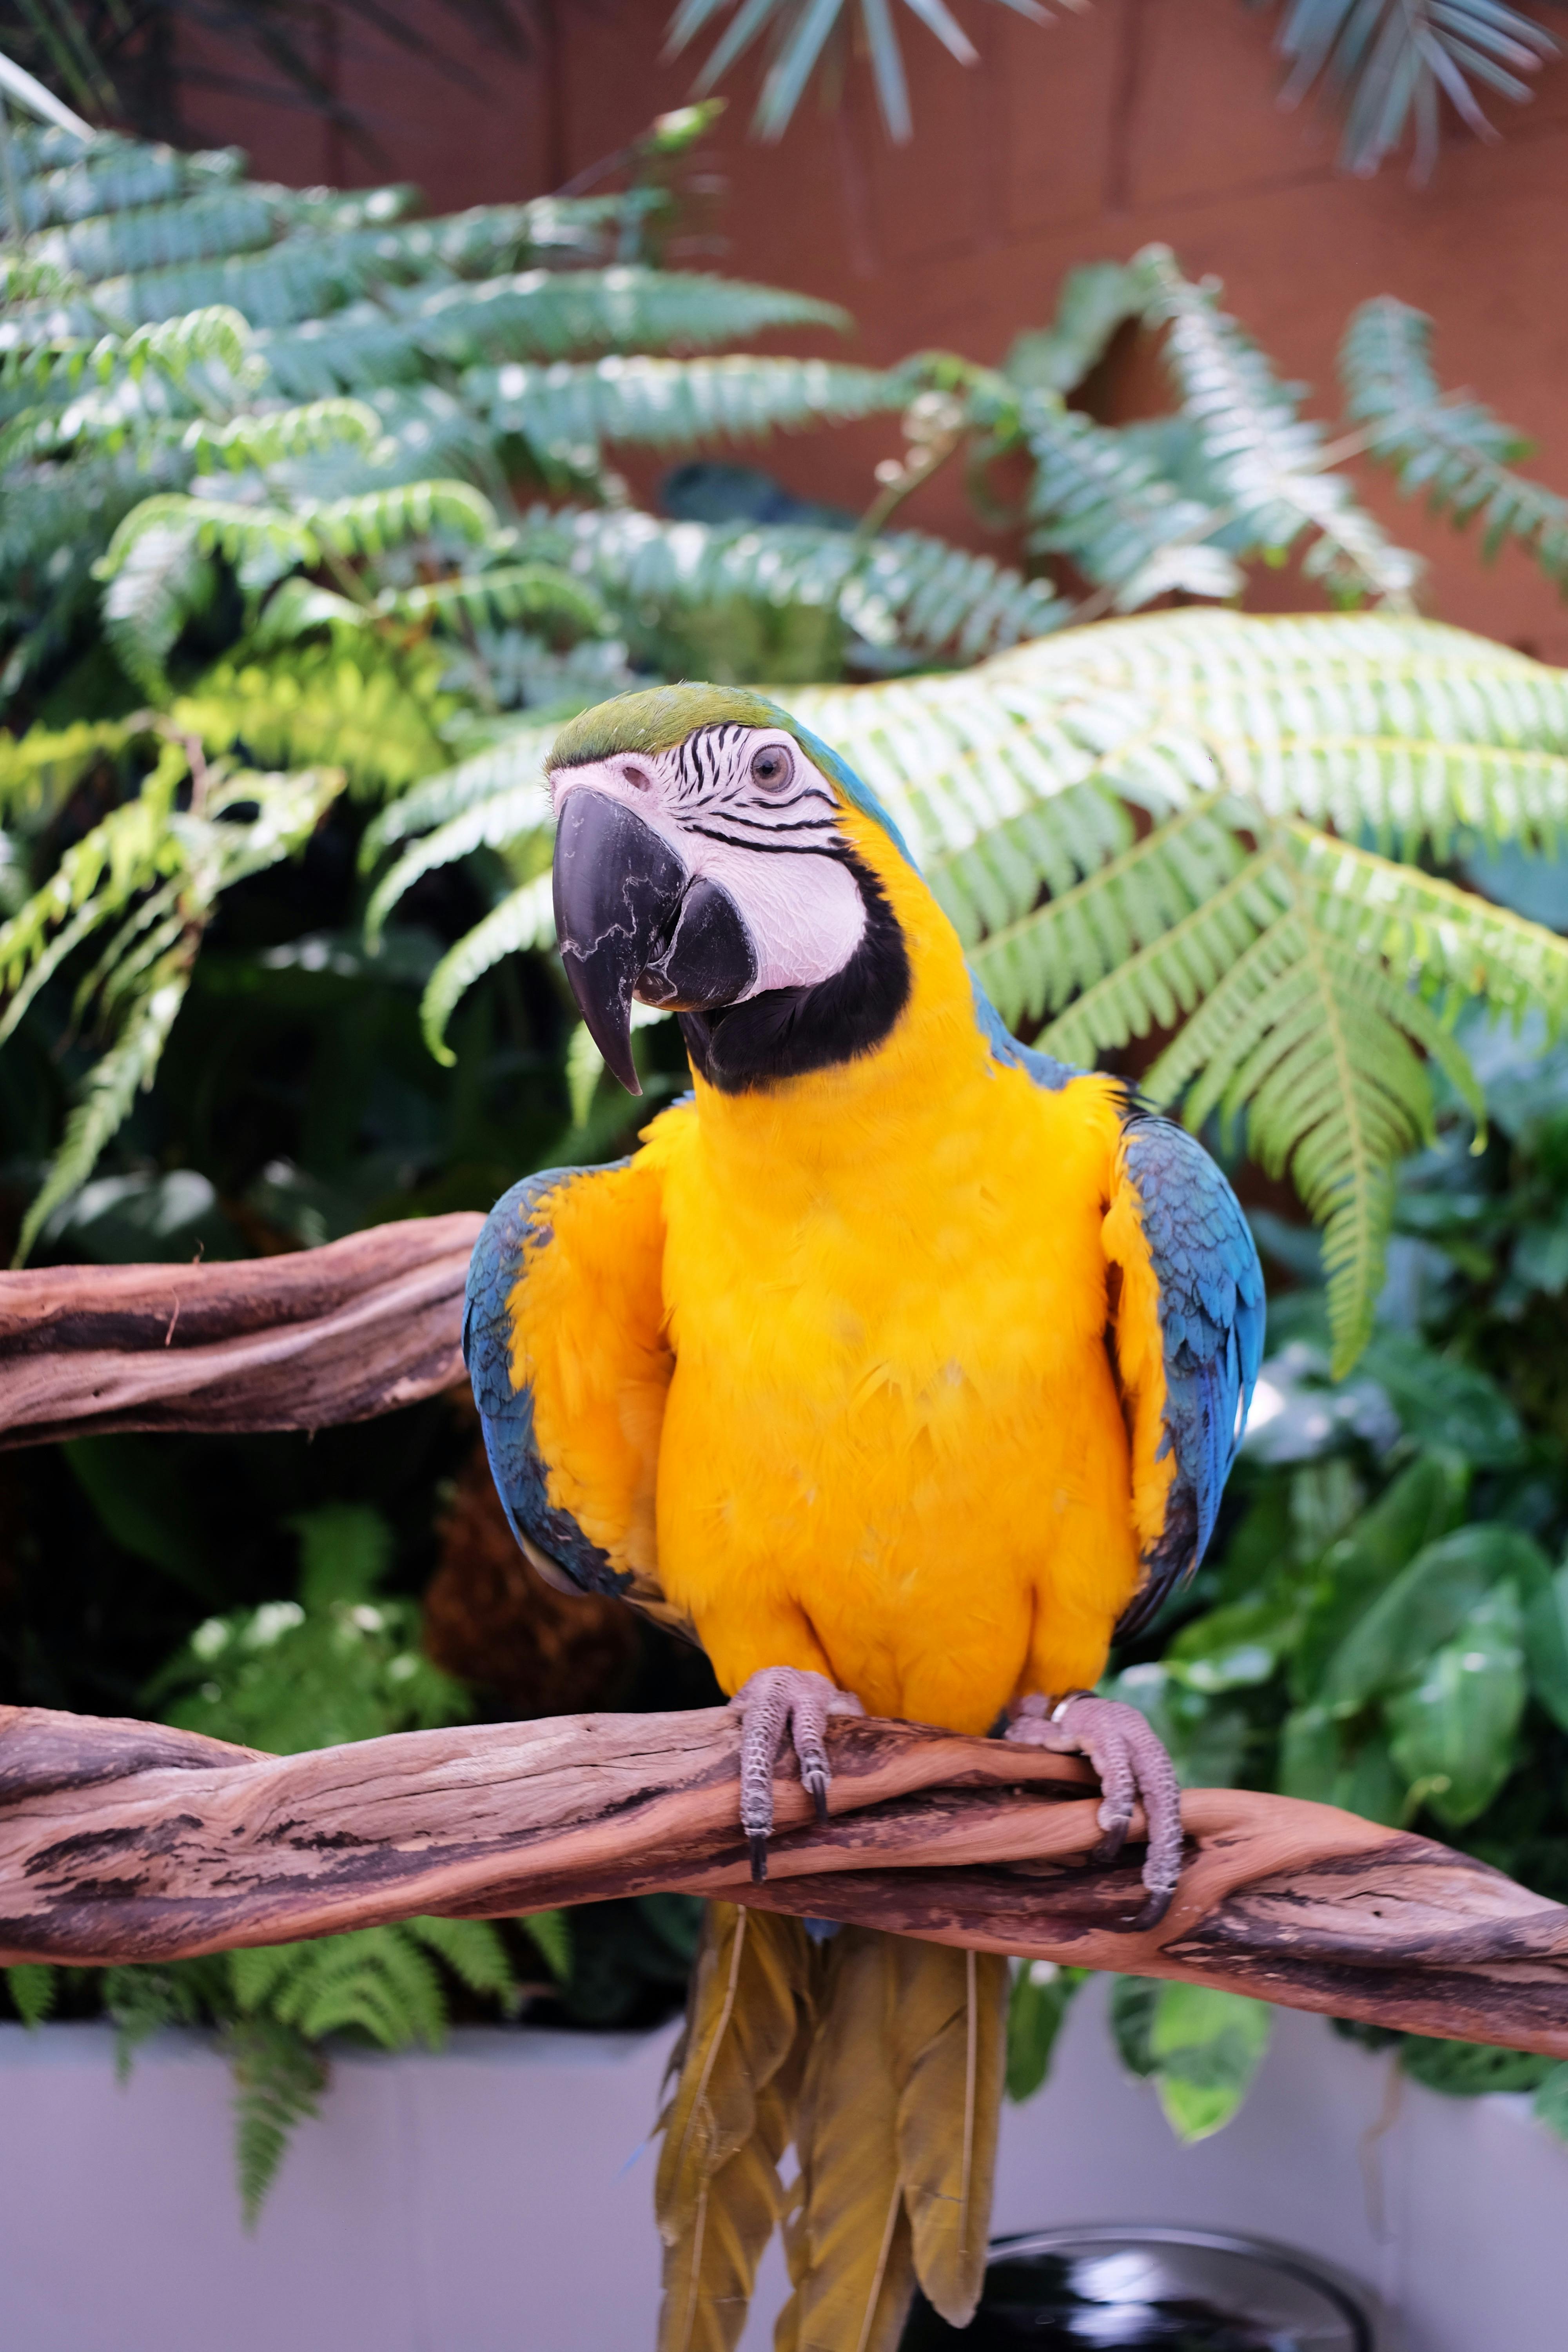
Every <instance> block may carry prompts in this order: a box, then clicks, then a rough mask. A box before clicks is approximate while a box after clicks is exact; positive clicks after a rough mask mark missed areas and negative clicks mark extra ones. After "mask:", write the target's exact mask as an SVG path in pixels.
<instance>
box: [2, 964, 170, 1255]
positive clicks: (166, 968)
mask: <svg viewBox="0 0 1568 2352" xmlns="http://www.w3.org/2000/svg"><path fill="white" fill-rule="evenodd" d="M190 979H191V972H190V958H189V955H188V953H187V952H186V951H185V950H184V949H182V948H176V949H174V950H171V951H170V952H169V953H168V954H167V955H165V956H164V957H163V959H162V961H160V962H159V963H158V964H157V965H155V966H154V967H153V971H152V973H151V974H150V975H149V980H148V985H147V988H146V991H145V993H144V994H143V995H142V996H141V997H139V998H138V999H137V1000H136V1002H135V1003H134V1004H133V1005H132V1009H131V1011H130V1013H128V1014H127V1016H126V1019H125V1021H124V1023H123V1024H122V1025H121V1030H120V1034H119V1035H118V1036H117V1037H116V1038H115V1040H114V1042H113V1044H112V1045H110V1047H109V1049H108V1051H107V1052H106V1053H103V1054H100V1056H99V1058H98V1060H97V1061H96V1062H95V1063H94V1064H93V1066H92V1067H91V1069H90V1070H89V1072H88V1075H87V1077H86V1079H85V1080H84V1082H83V1085H82V1090H81V1095H80V1097H79V1100H78V1102H77V1103H76V1105H75V1106H74V1108H72V1110H71V1112H70V1114H69V1116H68V1118H67V1120H66V1124H65V1132H64V1134H63V1135H62V1136H61V1138H60V1143H59V1149H58V1150H57V1151H56V1153H55V1156H54V1158H53V1160H51V1161H50V1162H49V1167H48V1172H47V1175H46V1176H45V1178H44V1181H43V1183H42V1185H41V1186H40V1187H39V1189H38V1191H37V1192H36V1193H35V1195H34V1196H33V1199H32V1201H31V1202H29V1203H28V1207H27V1213H26V1216H25V1217H24V1218H23V1220H22V1230H21V1233H20V1235H19V1236H18V1239H17V1242H16V1256H15V1257H14V1258H13V1260H12V1264H13V1265H26V1261H27V1256H28V1254H29V1252H30V1251H31V1249H32V1246H33V1244H34V1243H35V1242H36V1241H37V1237H38V1235H39V1234H40V1233H41V1232H42V1230H43V1228H44V1226H45V1224H46V1223H47V1222H48V1220H49V1218H50V1217H51V1216H53V1214H54V1213H55V1211H56V1210H57V1209H58V1208H60V1207H61V1206H62V1205H63V1204H64V1203H65V1202H67V1201H68V1200H69V1199H70V1198H71V1196H72V1194H73V1193H75V1192H79V1191H80V1190H81V1188H82V1186H83V1185H84V1184H85V1183H86V1181H87V1180H88V1178H89V1176H90V1175H91V1173H92V1171H93V1169H94V1168H95V1167H96V1166H97V1164H98V1159H99V1154H100V1152H101V1151H102V1150H103V1147H104V1145H105V1144H106V1143H107V1142H108V1141H109V1140H110V1137H111V1136H112V1135H114V1134H115V1133H116V1131H117V1130H118V1129H120V1128H121V1127H122V1126H123V1124H124V1122H125V1120H126V1118H128V1116H129V1115H130V1111H131V1106H132V1103H133V1102H134V1101H135V1099H136V1097H137V1094H138V1093H139V1092H144V1091H145V1089H146V1088H147V1087H150V1086H151V1085H152V1083H153V1078H154V1076H156V1075H157V1069H158V1064H159V1062H160V1060H161V1059H162V1058H163V1047H164V1046H165V1045H166V1044H167V1043H168V1038H169V1032H170V1030H171V1029H172V1028H173V1027H174V1019H175V1015H176V1014H177V1013H178V1012H179V1010H180V1007H181V1005H182V1004H183V1003H184V999H185V991H186V989H187V988H188V987H189V986H190Z"/></svg>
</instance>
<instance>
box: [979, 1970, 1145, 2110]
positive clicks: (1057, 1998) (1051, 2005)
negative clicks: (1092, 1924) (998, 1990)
mask: <svg viewBox="0 0 1568 2352" xmlns="http://www.w3.org/2000/svg"><path fill="white" fill-rule="evenodd" d="M1087 1974H1088V1971H1087V1970H1086V1969H1059V1968H1057V1967H1056V1966H1055V1965H1054V1964H1053V1963H1052V1962H1051V1961H1049V1960H1022V1961H1019V1962H1018V1963H1016V1974H1015V1976H1014V1979H1013V1992H1012V1998H1011V2000H1010V2001H1009V2003H1008V2008H1007V2096H1008V2097H1009V2098H1010V2099H1029V2098H1033V2096H1034V2095H1035V2093H1036V2092H1037V2090H1038V2089H1039V2087H1040V2085H1041V2084H1042V2083H1043V2082H1044V2081H1045V2079H1046V2077H1047V2074H1049V2073H1050V2070H1051V2059H1052V2056H1053V2054H1054V2053H1055V2050H1056V2044H1057V2036H1058V2033H1060V2032H1061V2030H1062V2027H1063V2026H1064V2025H1065V2024H1066V2022H1067V2013H1068V2006H1069V2004H1070V2003H1071V2000H1072V1997H1073V1995H1074V1993H1075V1992H1077V1990H1078V1989H1079V1985H1080V1984H1082V1982H1083V1981H1084V1978H1085V1976H1086V1975H1087ZM1127 1981H1128V1982H1131V1979H1127Z"/></svg>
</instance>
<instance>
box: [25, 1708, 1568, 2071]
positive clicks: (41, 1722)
mask: <svg viewBox="0 0 1568 2352" xmlns="http://www.w3.org/2000/svg"><path fill="white" fill-rule="evenodd" d="M830 1739H831V1742H832V1756H833V1767H834V1776H835V1777H834V1782H833V1790H832V1795H831V1800H830V1802H831V1807H832V1818H831V1819H830V1820H829V1821H828V1822H826V1824H825V1825H822V1826H818V1825H817V1824H816V1822H815V1821H814V1820H812V1819H811V1818H810V1814H811V1808H810V1805H809V1802H808V1801H807V1799H806V1796H805V1791H804V1790H803V1789H802V1788H801V1786H800V1783H799V1780H797V1779H795V1778H794V1777H791V1778H790V1779H788V1780H784V1779H781V1780H779V1782H778V1784H777V1787H776V1790H775V1796H776V1801H777V1809H778V1820H779V1825H780V1834H779V1835H778V1836H777V1837H776V1839H775V1843H774V1847H773V1855H772V1859H771V1862H770V1865H769V1876H768V1880H767V1884H766V1885H765V1886H763V1887H760V1888H752V1886H751V1885H750V1884H749V1879H748V1864H747V1854H746V1849H745V1845H744V1842H743V1841H742V1837H741V1834H740V1828H739V1822H738V1814H737V1775H736V1762H737V1749H738V1743H739V1729H738V1726H737V1723H736V1719H735V1717H733V1716H732V1715H731V1713H730V1712H729V1711H728V1709H725V1708H721V1707H720V1708H710V1709H706V1710H704V1711H703V1712H701V1713H700V1714H688V1715H654V1716H616V1715H609V1716H591V1715H589V1716H570V1717H557V1718H555V1719H554V1720H552V1721H548V1722H544V1723H523V1724H504V1725H499V1726H494V1727H481V1728H469V1729H463V1730H455V1731H419V1732H405V1733H402V1734H400V1735H398V1736H396V1737H394V1738H385V1739H367V1740H363V1741H361V1742H359V1743H358V1744H357V1745H355V1746H353V1747H347V1748H322V1749H321V1750H319V1751H317V1752H315V1753H312V1754H310V1755H304V1756H287V1757H273V1756H258V1755H256V1754H255V1753H253V1752H252V1751H251V1750H249V1749H247V1748H228V1747H225V1746H223V1745H221V1744H220V1743H219V1742H217V1741H216V1740H208V1739H202V1738H196V1737H195V1736H194V1735H192V1734H190V1733H185V1732H178V1731H171V1730H167V1729H164V1728H163V1727H160V1726H158V1725H151V1724H141V1723H125V1722H111V1721H103V1720H100V1719H97V1718H94V1717H80V1716H68V1715H54V1714H49V1713H47V1712H45V1711H43V1710H41V1709H33V1708H12V1709H8V1710H5V1713H4V1714H3V1715H0V1959H3V1960H5V1961H13V1960H29V1959H30V1960H37V1959H46V1960H66V1961H74V1962H77V1963H81V1962H89V1963H94V1962H107V1961H113V1960H158V1959H173V1958H181V1957H184V1956H188V1955H191V1954H195V1953H198V1952H211V1951H216V1950H220V1949H222V1948H225V1947H226V1946H229V1945H235V1944H265V1943H275V1942H280V1941H283V1940H285V1939H288V1938H290V1937H300V1936H318V1935H325V1934H328V1933H331V1932H332V1931H334V1930H338V1929H342V1928H345V1927H370V1926H374V1925H375V1924H376V1923H378V1922H381V1921H385V1920H390V1919H402V1918H407V1917H409V1916H411V1915H413V1914H416V1913H424V1912H444V1913H447V1914H448V1915H450V1916H469V1917H472V1916H502V1915H505V1914H508V1913H511V1912H516V1911H525V1910H537V1909H541V1908H542V1907H545V1906H551V1905H555V1904H564V1903H582V1902H586V1901H590V1900H592V1899H593V1898H595V1897H596V1896H602V1895H631V1894H647V1893H652V1892H654V1891H655V1890H657V1889H681V1890H683V1891H686V1892H688V1893H691V1894H699V1895H728V1896H729V1897H731V1899H741V1900H744V1901H745V1902H747V1903H751V1904H760V1905H763V1906H767V1907H769V1908H770V1909H773V1910H779V1911H793V1912H797V1913H805V1914H806V1915H808V1916H820V1917H826V1918H837V1919H847V1920H859V1921H863V1922H865V1923H866V1924H867V1925H868V1926H875V1927H891V1928H895V1929H898V1930H900V1931H901V1932H903V1933H905V1934H908V1935H912V1936H924V1937H931V1939H933V1940H934V1941H936V1942H939V1943H950V1944H965V1945H973V1946H975V1947H977V1948H981V1949H984V1950H991V1951H1004V1952H1017V1953H1021V1954H1023V1955H1025V1956H1026V1957H1027V1958H1032V1959H1045V1960H1058V1961H1064V1962H1068V1963H1071V1964H1073V1965H1075V1966H1078V1967H1087V1968H1097V1969H1127V1970H1131V1971H1132V1972H1134V1973H1137V1974H1141V1975H1146V1976H1167V1977H1186V1978H1189V1979H1192V1980H1193V1981H1194V1982H1195V1983H1199V1984H1209V1985H1218V1986H1225V1987H1227V1988H1229V1989H1230V1990H1233V1991H1237V1992H1246V1993H1254V1994H1258V1995H1260V1996H1262V1997H1264V1998H1266V1999H1268V2000H1275V2001H1282V2002H1284V2003H1285V2004H1286V2005H1287V2006H1288V2007H1290V2008H1296V2009H1318V2010H1328V2011H1333V2012H1334V2013H1336V2014H1338V2015H1342V2016H1347V2017H1356V2018H1362V2019H1364V2020H1365V2021H1368V2022H1369V2023H1372V2024H1377V2025H1386V2026H1402V2027H1405V2029H1407V2030H1409V2031H1411V2032H1418V2033H1435V2034H1457V2035H1463V2036H1466V2037H1468V2038H1470V2039H1472V2040H1477V2041H1482V2042H1501V2043H1504V2044H1506V2045H1508V2046H1510V2047H1512V2048H1516V2049H1521V2050H1537V2051H1542V2052H1544V2053H1547V2054H1549V2055H1551V2056H1553V2057H1568V1908H1564V1907H1563V1906H1562V1905H1560V1904H1554V1903H1543V1902H1542V1901H1541V1900H1540V1899H1539V1898H1538V1897H1537V1896H1535V1895H1529V1894H1527V1893H1526V1892H1525V1890H1524V1889H1523V1888H1522V1887H1520V1886H1516V1885H1514V1884H1513V1882H1512V1881H1511V1880H1510V1879H1508V1878H1505V1877H1503V1876H1502V1875H1501V1874H1500V1873H1499V1872H1497V1871H1494V1870H1489V1869H1488V1868H1487V1867H1486V1866H1485V1865H1484V1864H1480V1863H1478V1862H1473V1861H1471V1860H1469V1859H1468V1857H1467V1856H1465V1855H1462V1854H1455V1853H1448V1852H1447V1850H1446V1849H1445V1848H1444V1847H1442V1846H1439V1845H1435V1844H1433V1843H1430V1841H1428V1840H1427V1839H1426V1838H1418V1837H1408V1836H1402V1835H1400V1834H1398V1833H1397V1832H1391V1831H1389V1830H1386V1829H1382V1828H1379V1827H1378V1826H1377V1825H1376V1824H1375V1823H1373V1822H1363V1821H1358V1820H1357V1819H1356V1818H1355V1817H1354V1816H1353V1815H1352V1814H1350V1813H1342V1812H1337V1811H1333V1810H1332V1809H1331V1807H1329V1806H1326V1805H1309V1804H1302V1803H1299V1802H1297V1801H1293V1800H1291V1799H1289V1798H1284V1797H1267V1796H1260V1795H1258V1794H1256V1793H1254V1792H1252V1791H1250V1790H1236V1789H1214V1790H1194V1791H1193V1792H1191V1793H1190V1794H1189V1795H1188V1797H1187V1799H1186V1820H1187V1828H1188V1832H1189V1839H1188V1848H1189V1851H1188V1858H1187V1863H1186V1867H1185V1869H1184V1873H1183V1876H1182V1883H1181V1885H1180V1887H1179V1888H1178V1890H1177V1894H1176V1898H1175V1901H1174V1903H1173V1906H1172V1908H1171V1910H1170V1912H1169V1914H1168V1915H1167V1916H1166V1918H1165V1919H1164V1920H1163V1922H1162V1924H1161V1926H1160V1927H1158V1928H1156V1929H1154V1930H1153V1931H1152V1932H1150V1933H1144V1934H1138V1935H1134V1934H1130V1933H1129V1932H1127V1930H1126V1928H1125V1927H1124V1925H1122V1924H1121V1923H1123V1922H1124V1921H1126V1920H1127V1919H1129V1918H1131V1916H1132V1915H1133V1914H1134V1913H1135V1912H1136V1911H1137V1909H1138V1907H1139V1906H1140V1903H1141V1901H1142V1887H1141V1885H1140V1884H1139V1881H1138V1876H1137V1871H1136V1867H1135V1864H1134V1862H1133V1861H1131V1860H1129V1861H1125V1862H1122V1863H1120V1864H1117V1865H1115V1866H1113V1867H1111V1868H1109V1869H1106V1868H1097V1867H1095V1866H1094V1865H1092V1864H1089V1863H1088V1862H1087V1861H1086V1859H1085V1857H1086V1856H1087V1855H1088V1854H1089V1851H1090V1849H1091V1848H1092V1847H1093V1846H1094V1844H1095V1843H1096V1841H1097V1839H1098V1838H1099V1835H1100V1831H1099V1827H1098V1824H1097V1822H1096V1819H1095V1814H1096V1802H1095V1795H1094V1782H1093V1779H1092V1776H1091V1775H1090V1774H1089V1771H1088V1769H1087V1768H1086V1767H1084V1766H1082V1765H1080V1764H1079V1762H1078V1761H1077V1760H1076V1759H1069V1758H1063V1757H1057V1756H1051V1755H1047V1754H1046V1753H1044V1752H1042V1751H1040V1750H1037V1749H1036V1750H1029V1749H1019V1748H1009V1747H1006V1746H1005V1745H1004V1744H1003V1743H1002V1742H1000V1741H997V1740H986V1739H963V1738H957V1737H956V1736H954V1735H952V1734H950V1733H947V1732H942V1731H930V1730H922V1729H920V1728H918V1727H913V1726H910V1725H908V1724H895V1723H885V1722H878V1721H874V1720H873V1721H865V1722H856V1721H852V1720H837V1721H835V1723H834V1724H833V1725H832V1727H831V1728H830ZM1138 1827H1139V1824H1138V1823H1137V1822H1134V1833H1135V1834H1136V1832H1137V1829H1138Z"/></svg>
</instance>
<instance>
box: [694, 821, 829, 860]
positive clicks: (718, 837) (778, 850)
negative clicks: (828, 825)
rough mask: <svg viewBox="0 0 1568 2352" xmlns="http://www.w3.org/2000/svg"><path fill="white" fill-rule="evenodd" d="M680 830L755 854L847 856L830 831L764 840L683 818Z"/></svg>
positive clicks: (766, 855)
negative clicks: (816, 836)
mask: <svg viewBox="0 0 1568 2352" xmlns="http://www.w3.org/2000/svg"><path fill="white" fill-rule="evenodd" d="M681 831H682V832H683V833H697V834H700V835H701V836H702V838H703V840H704V841H722V842H726V843H727V844H728V845H729V846H730V847H731V849H748V850H754V851H755V853H756V855H757V856H759V857H837V858H838V859H840V860H841V861H844V860H847V856H848V852H847V849H846V847H845V845H844V844H843V843H842V842H841V841H839V840H838V839H837V837H836V836H835V835H833V834H831V833H830V834H826V835H824V837H823V838H822V839H821V840H820V841H766V840H759V839H758V837H757V836H756V835H754V834H744V835H735V834H732V833H721V832H720V831H719V829H718V827H717V826H716V825H711V824H692V823H688V822H684V821H683V822H682V824H681Z"/></svg>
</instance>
